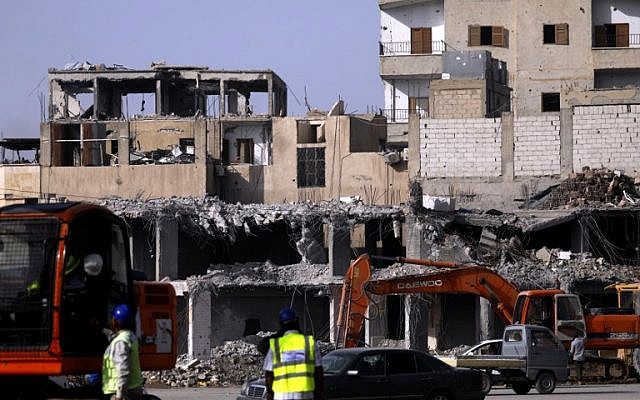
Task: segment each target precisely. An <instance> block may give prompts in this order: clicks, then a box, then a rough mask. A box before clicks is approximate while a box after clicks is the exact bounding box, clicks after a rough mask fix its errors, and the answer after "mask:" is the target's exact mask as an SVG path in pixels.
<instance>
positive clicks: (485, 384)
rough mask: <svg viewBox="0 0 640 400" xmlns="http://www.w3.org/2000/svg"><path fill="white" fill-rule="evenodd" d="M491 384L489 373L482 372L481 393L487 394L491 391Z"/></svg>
mask: <svg viewBox="0 0 640 400" xmlns="http://www.w3.org/2000/svg"><path fill="white" fill-rule="evenodd" d="M492 386H493V382H492V381H491V375H489V374H487V373H484V372H483V373H482V393H484V394H487V393H489V391H491V387H492Z"/></svg>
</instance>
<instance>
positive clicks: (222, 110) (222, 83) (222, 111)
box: [218, 80, 227, 118]
mask: <svg viewBox="0 0 640 400" xmlns="http://www.w3.org/2000/svg"><path fill="white" fill-rule="evenodd" d="M225 86H226V84H225V81H223V80H220V104H219V106H220V108H219V109H218V116H219V118H222V116H223V115H225V114H226V113H227V112H226V104H225V103H226V101H227V99H226V96H225V95H226V90H227V88H226V87H225Z"/></svg>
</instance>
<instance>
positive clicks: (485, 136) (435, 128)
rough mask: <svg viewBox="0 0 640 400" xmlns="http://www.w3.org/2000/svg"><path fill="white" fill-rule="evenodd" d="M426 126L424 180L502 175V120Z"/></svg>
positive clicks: (449, 121) (422, 138) (448, 121)
mask: <svg viewBox="0 0 640 400" xmlns="http://www.w3.org/2000/svg"><path fill="white" fill-rule="evenodd" d="M422 122H423V123H422V124H421V128H420V159H421V173H422V176H424V177H427V178H450V177H497V176H500V175H501V145H502V139H501V133H500V119H499V118H464V119H427V120H423V121H422Z"/></svg>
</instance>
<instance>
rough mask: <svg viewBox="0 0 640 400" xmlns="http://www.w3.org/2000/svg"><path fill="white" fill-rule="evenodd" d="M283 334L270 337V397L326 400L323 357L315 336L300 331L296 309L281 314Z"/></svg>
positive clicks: (267, 374)
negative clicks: (314, 338)
mask: <svg viewBox="0 0 640 400" xmlns="http://www.w3.org/2000/svg"><path fill="white" fill-rule="evenodd" d="M278 320H279V322H280V332H282V336H280V337H274V338H271V339H270V340H269V351H268V352H267V355H266V356H265V359H264V366H263V368H262V369H264V371H265V380H266V384H267V399H269V400H298V399H316V400H324V384H323V375H322V356H321V355H320V351H319V350H318V344H317V342H316V341H315V340H313V337H312V336H309V335H303V334H302V333H300V324H299V322H298V316H297V315H296V312H295V311H294V310H292V309H291V308H283V309H282V310H280V314H279V315H278Z"/></svg>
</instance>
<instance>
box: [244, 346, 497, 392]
mask: <svg viewBox="0 0 640 400" xmlns="http://www.w3.org/2000/svg"><path fill="white" fill-rule="evenodd" d="M322 366H323V368H324V373H325V382H324V384H325V392H326V397H327V399H428V400H482V399H484V394H483V393H482V374H481V372H479V371H474V370H469V369H463V368H453V367H450V366H448V365H447V364H445V363H443V362H442V361H440V360H438V359H437V358H435V357H432V356H430V355H428V354H425V353H422V352H419V351H415V350H406V349H395V348H353V349H340V350H334V351H332V352H330V353H329V354H327V355H325V356H324V357H323V358H322ZM265 392H266V390H265V386H264V379H254V380H250V381H247V383H245V385H244V386H243V387H242V392H241V395H240V396H239V397H238V398H237V400H249V399H256V398H258V399H260V398H266V393H265Z"/></svg>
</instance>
